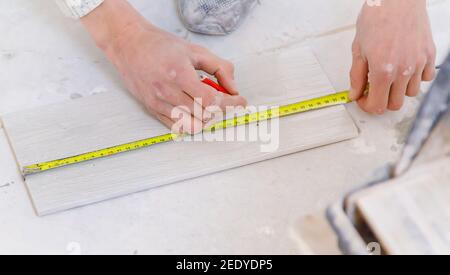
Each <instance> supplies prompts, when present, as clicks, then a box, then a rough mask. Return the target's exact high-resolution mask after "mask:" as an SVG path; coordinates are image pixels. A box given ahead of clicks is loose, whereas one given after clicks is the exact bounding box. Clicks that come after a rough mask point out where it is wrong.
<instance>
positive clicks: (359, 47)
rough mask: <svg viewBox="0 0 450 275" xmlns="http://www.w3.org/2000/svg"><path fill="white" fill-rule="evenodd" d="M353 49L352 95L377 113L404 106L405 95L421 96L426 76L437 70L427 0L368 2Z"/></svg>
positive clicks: (360, 104)
mask: <svg viewBox="0 0 450 275" xmlns="http://www.w3.org/2000/svg"><path fill="white" fill-rule="evenodd" d="M372 2H373V3H375V2H374V1H372ZM352 52H353V64H352V69H351V72H350V79H351V92H350V98H351V99H352V100H355V101H357V103H358V105H359V106H360V107H361V109H363V110H364V111H366V112H369V113H373V114H383V113H384V112H385V111H386V109H389V110H399V109H400V108H401V107H402V105H403V103H404V97H405V95H407V96H410V97H414V96H417V94H418V93H419V91H420V83H421V81H431V80H432V79H433V78H434V76H435V53H436V50H435V45H434V43H433V38H432V34H431V28H430V23H429V19H428V14H427V11H426V1H425V0H413V1H410V0H381V1H380V5H379V6H376V5H370V4H369V2H366V4H364V7H363V9H362V11H361V14H360V16H359V18H358V22H357V33H356V37H355V40H354V42H353V46H352ZM368 82H369V83H370V88H369V91H368V93H365V89H366V86H367V83H368Z"/></svg>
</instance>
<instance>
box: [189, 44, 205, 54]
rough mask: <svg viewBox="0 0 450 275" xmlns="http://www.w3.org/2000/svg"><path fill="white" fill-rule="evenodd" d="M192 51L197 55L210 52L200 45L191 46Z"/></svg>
mask: <svg viewBox="0 0 450 275" xmlns="http://www.w3.org/2000/svg"><path fill="white" fill-rule="evenodd" d="M191 50H192V51H193V52H195V53H203V52H208V50H207V49H206V48H205V47H203V46H200V45H198V44H191Z"/></svg>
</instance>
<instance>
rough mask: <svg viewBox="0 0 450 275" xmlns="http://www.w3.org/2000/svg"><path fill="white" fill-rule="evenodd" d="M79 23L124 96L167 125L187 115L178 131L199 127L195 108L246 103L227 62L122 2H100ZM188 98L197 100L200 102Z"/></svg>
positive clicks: (196, 130)
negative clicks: (212, 81) (205, 77)
mask: <svg viewBox="0 0 450 275" xmlns="http://www.w3.org/2000/svg"><path fill="white" fill-rule="evenodd" d="M81 21H82V23H83V25H84V26H85V28H86V29H87V30H88V32H89V33H90V34H91V36H92V37H93V39H94V41H95V42H96V44H97V45H98V47H99V48H100V49H102V50H103V51H104V52H105V54H106V56H107V57H108V58H109V60H110V61H111V62H112V63H113V64H114V65H115V66H116V68H117V69H118V71H119V72H120V74H121V76H122V78H123V80H124V81H125V84H126V86H127V87H128V89H129V90H130V92H131V93H132V94H133V95H134V96H135V97H136V98H137V99H138V100H140V101H141V102H142V103H143V104H144V105H145V106H146V108H147V109H148V111H149V112H150V113H151V114H153V115H154V116H155V117H156V118H158V119H159V120H160V121H161V122H162V123H164V124H165V125H166V126H167V127H169V128H171V127H172V126H173V125H174V124H177V123H176V122H177V120H178V119H174V118H172V111H173V110H174V109H178V110H179V109H180V108H181V109H182V111H183V112H185V113H186V112H187V113H188V114H189V116H183V118H186V117H188V118H189V120H190V121H189V122H186V124H184V125H190V127H188V129H183V131H184V132H189V133H194V132H198V131H200V130H201V129H202V127H203V123H204V117H203V114H198V112H194V106H195V105H196V104H197V105H201V106H200V107H203V108H207V107H208V106H219V107H221V109H222V110H225V107H226V106H236V105H245V104H246V102H245V99H244V98H242V97H241V96H239V95H238V92H237V90H236V87H235V84H234V80H233V70H234V68H233V65H232V64H231V63H229V62H228V61H226V60H223V59H221V58H219V57H217V56H215V55H214V54H212V53H211V52H209V51H208V50H207V49H205V48H202V47H200V46H197V45H194V44H191V43H189V42H187V41H184V40H182V39H180V38H178V37H176V36H173V35H171V34H169V33H167V32H165V31H163V30H161V29H158V28H157V27H155V26H154V25H152V24H151V23H149V22H148V21H146V20H145V18H143V17H142V16H141V15H140V14H139V13H138V12H137V11H136V10H135V9H134V8H133V7H132V6H131V5H130V4H129V3H128V2H127V1H126V0H105V1H104V2H103V4H102V5H100V6H99V7H98V8H96V9H95V10H93V11H92V12H91V13H89V14H88V15H87V16H85V17H83V18H82V19H81ZM196 69H198V70H203V71H205V72H207V73H210V74H212V75H215V76H216V77H217V79H218V80H219V82H220V84H221V85H222V86H223V87H224V88H225V89H227V90H228V91H229V92H230V93H231V94H232V95H230V96H228V95H226V96H224V95H223V94H222V93H218V92H217V91H215V90H214V89H213V88H211V87H209V86H207V85H204V84H203V83H201V81H200V80H199V77H198V75H197V73H196ZM194 99H201V103H199V102H194ZM181 106H183V107H181ZM197 107H198V106H197ZM178 112H179V111H178ZM178 125H179V124H178ZM173 130H175V131H180V129H173Z"/></svg>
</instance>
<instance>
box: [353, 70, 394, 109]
mask: <svg viewBox="0 0 450 275" xmlns="http://www.w3.org/2000/svg"><path fill="white" fill-rule="evenodd" d="M369 82H370V88H369V92H368V94H367V96H363V97H361V98H360V99H359V100H358V101H357V102H358V105H359V106H360V107H361V109H363V110H364V111H366V112H368V113H372V114H379V115H381V114H383V113H384V112H385V111H386V108H387V105H388V102H389V92H390V89H391V85H392V82H393V71H391V70H379V71H374V73H371V72H370V76H369Z"/></svg>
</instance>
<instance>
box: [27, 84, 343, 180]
mask: <svg viewBox="0 0 450 275" xmlns="http://www.w3.org/2000/svg"><path fill="white" fill-rule="evenodd" d="M348 102H350V98H349V92H348V91H343V92H340V93H336V94H331V95H326V96H323V97H318V98H314V99H310V100H305V101H301V102H297V103H292V104H288V105H284V106H280V107H276V108H272V109H268V110H264V111H261V112H256V113H252V114H247V115H243V116H239V117H234V118H231V119H227V120H224V121H221V122H218V123H216V124H213V125H212V126H210V127H209V128H207V129H205V130H204V131H215V130H220V129H226V128H230V127H237V126H241V125H246V124H250V123H255V122H259V121H265V120H269V119H273V118H279V117H284V116H288V115H293V114H298V113H303V112H307V111H312V110H317V109H322V108H325V107H330V106H334V105H341V104H345V103H348ZM181 136H182V135H181V134H172V133H169V134H165V135H161V136H156V137H151V138H148V139H143V140H138V141H134V142H130V143H126V144H122V145H117V146H113V147H109V148H106V149H101V150H97V151H93V152H89V153H84V154H81V155H77V156H73V157H68V158H63V159H58V160H52V161H48V162H42V163H37V164H33V165H29V166H25V167H23V169H22V173H23V175H24V176H26V175H30V174H35V173H39V172H44V171H47V170H51V169H55V168H59V167H62V166H67V165H71V164H76V163H82V162H85V161H89V160H94V159H99V158H104V157H108V156H112V155H117V154H121V153H125V152H129V151H132V150H136V149H141V148H146V147H150V146H153V145H156V144H160V143H165V142H169V141H172V140H174V139H177V138H179V137H181Z"/></svg>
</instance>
